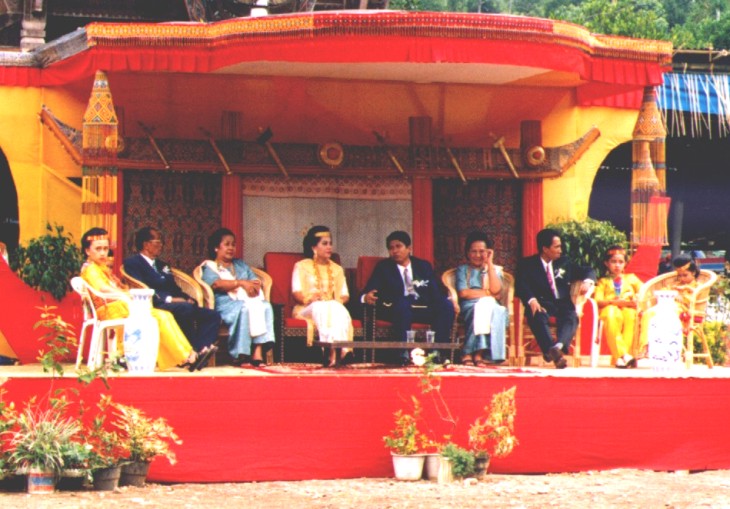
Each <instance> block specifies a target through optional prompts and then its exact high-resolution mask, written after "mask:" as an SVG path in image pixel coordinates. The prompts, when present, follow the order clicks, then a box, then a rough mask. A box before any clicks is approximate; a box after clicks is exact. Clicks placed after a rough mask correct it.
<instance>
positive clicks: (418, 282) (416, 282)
mask: <svg viewBox="0 0 730 509" xmlns="http://www.w3.org/2000/svg"><path fill="white" fill-rule="evenodd" d="M422 286H428V279H414V280H413V287H414V288H420V287H422Z"/></svg>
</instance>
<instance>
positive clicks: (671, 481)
mask: <svg viewBox="0 0 730 509" xmlns="http://www.w3.org/2000/svg"><path fill="white" fill-rule="evenodd" d="M0 507H2V508H4V509H15V508H18V509H36V508H38V509H51V508H53V509H56V508H87V507H88V508H92V507H93V508H96V507H114V508H115V509H126V508H148V507H150V508H158V507H160V508H162V507H165V508H167V507H174V508H196V509H197V508H222V507H225V508H227V509H231V508H237V507H245V508H285V509H299V508H301V509H305V508H306V509H330V508H332V509H334V508H358V509H360V508H367V509H371V508H373V509H405V508H414V509H415V508H417V509H447V508H452V507H453V508H464V509H469V508H482V507H489V508H495V507H496V508H523V507H524V508H527V507H530V508H533V507H534V508H538V507H539V508H544V507H560V508H561V509H566V508H567V509H572V508H575V509H578V508H580V509H586V508H591V509H593V508H611V507H617V508H618V507H621V508H665V509H667V508H669V509H673V508H730V471H727V470H720V471H707V472H698V473H689V472H650V471H640V470H611V471H604V472H585V473H579V474H549V475H533V476H522V475H488V476H487V478H486V479H485V480H484V481H480V482H477V481H476V480H475V479H467V480H465V481H458V482H454V483H450V484H438V483H435V482H429V481H419V482H399V481H395V480H393V479H348V480H335V481H300V482H261V483H236V484H174V485H161V484H149V485H147V486H145V487H144V488H127V487H125V488H119V489H118V490H116V491H114V492H94V491H80V492H56V493H54V494H51V495H28V494H25V493H0Z"/></svg>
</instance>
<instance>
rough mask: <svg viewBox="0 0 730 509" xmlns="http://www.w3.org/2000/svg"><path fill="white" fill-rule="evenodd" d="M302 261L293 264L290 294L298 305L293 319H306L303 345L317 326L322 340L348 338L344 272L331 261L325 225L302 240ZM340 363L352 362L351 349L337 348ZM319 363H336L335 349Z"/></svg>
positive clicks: (308, 340)
mask: <svg viewBox="0 0 730 509" xmlns="http://www.w3.org/2000/svg"><path fill="white" fill-rule="evenodd" d="M303 248H304V249H303V253H304V256H305V259H304V260H300V261H298V262H297V263H296V264H295V265H294V271H293V273H292V293H293V295H294V300H296V301H297V303H298V305H297V306H294V312H293V315H294V318H303V319H304V320H306V321H307V344H308V345H311V344H312V341H313V338H314V330H313V328H314V327H316V328H317V332H318V333H319V340H320V341H322V342H324V343H336V342H337V341H352V332H353V330H352V319H351V318H350V313H349V312H348V311H347V308H345V306H344V304H345V303H346V302H347V301H348V300H349V298H350V294H349V292H348V290H347V281H345V272H344V271H343V270H342V267H340V266H339V265H337V264H336V263H335V262H333V261H332V260H331V258H332V234H331V233H330V230H329V228H327V227H326V226H313V227H312V228H310V229H309V231H308V232H307V235H306V236H305V237H304V242H303ZM341 350H342V351H341V353H340V355H341V360H340V363H342V364H347V363H349V362H352V357H353V356H352V352H351V351H349V350H348V349H345V348H342V349H341ZM322 364H323V366H325V367H334V366H335V365H336V364H337V351H336V350H335V348H334V347H332V348H330V349H329V355H328V356H326V357H325V359H324V361H323V363H322Z"/></svg>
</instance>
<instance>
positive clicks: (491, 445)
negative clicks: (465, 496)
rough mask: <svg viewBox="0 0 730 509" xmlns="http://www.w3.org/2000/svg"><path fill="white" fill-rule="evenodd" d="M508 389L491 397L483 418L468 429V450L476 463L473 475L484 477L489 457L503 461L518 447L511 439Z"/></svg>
mask: <svg viewBox="0 0 730 509" xmlns="http://www.w3.org/2000/svg"><path fill="white" fill-rule="evenodd" d="M516 390H517V387H514V386H513V387H511V388H510V389H506V390H504V391H501V392H498V393H496V394H494V395H493V396H492V401H491V403H490V404H489V405H487V406H486V407H484V413H485V415H483V416H480V417H477V419H476V420H475V421H474V422H473V423H472V425H471V426H470V427H469V447H470V448H471V451H472V452H473V454H474V457H475V459H476V460H477V469H476V474H477V476H478V477H481V476H483V475H484V474H485V473H486V470H487V468H488V466H489V460H490V458H492V457H495V458H503V457H505V456H507V455H509V454H510V453H511V452H512V450H513V449H514V448H515V446H516V445H517V444H518V443H519V442H518V440H517V437H515V436H514V425H515V416H516V415H517V406H516V405H515V392H516Z"/></svg>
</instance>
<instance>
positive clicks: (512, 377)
mask: <svg viewBox="0 0 730 509" xmlns="http://www.w3.org/2000/svg"><path fill="white" fill-rule="evenodd" d="M421 374H422V371H421V369H420V368H416V367H409V368H386V367H383V366H374V365H366V364H360V365H354V366H348V367H345V368H341V369H324V368H319V367H317V366H314V365H300V364H288V365H273V366H268V367H265V368H258V369H256V368H251V367H249V368H234V367H231V366H224V367H215V368H206V369H205V370H203V371H200V372H196V373H188V372H187V371H184V370H173V371H168V372H161V373H155V374H154V375H151V376H145V377H139V376H131V375H128V374H126V373H123V374H121V375H119V376H116V375H115V376H113V377H111V379H110V386H111V389H110V391H109V393H110V394H111V396H112V398H113V400H114V401H117V402H121V403H127V404H132V405H135V406H137V407H139V408H141V409H143V410H144V411H146V412H147V413H148V414H149V415H150V416H151V417H158V416H163V417H165V418H166V419H167V420H168V421H169V422H170V424H171V425H172V426H173V427H174V428H175V430H176V432H177V433H178V434H179V435H180V438H181V439H182V440H183V444H182V445H180V446H175V448H174V450H175V452H176V454H177V458H178V462H177V463H176V464H175V465H169V464H168V463H167V462H166V461H164V460H162V459H157V460H155V461H154V463H153V465H152V469H151V472H150V479H151V480H153V481H158V482H228V481H270V480H302V479H330V478H357V477H391V476H392V466H391V461H390V455H389V452H388V451H387V450H386V449H385V447H384V445H383V441H382V437H383V435H385V434H387V433H388V432H389V431H390V429H391V427H392V425H393V412H395V411H396V410H398V409H399V408H404V409H409V408H410V403H409V402H410V397H411V396H412V395H415V396H417V397H418V398H419V399H420V401H421V402H422V404H423V407H424V425H423V426H422V428H423V429H424V431H428V432H429V433H430V434H431V436H432V437H434V438H441V436H442V435H443V434H445V433H453V441H455V442H457V443H460V444H462V445H463V444H465V443H466V433H467V430H468V427H469V424H470V423H471V422H472V421H473V420H474V419H475V418H476V417H477V416H478V415H479V414H480V413H481V412H482V409H483V408H484V406H485V405H487V404H488V403H489V401H490V399H491V395H492V394H493V393H494V392H497V391H500V390H502V389H506V388H509V387H512V386H516V387H517V391H516V404H517V417H516V421H515V434H516V436H517V438H518V440H519V442H520V443H519V445H518V446H517V447H516V449H515V451H514V452H513V454H512V455H510V456H509V457H507V458H504V459H493V460H492V463H491V465H490V471H492V472H496V473H508V474H517V473H519V474H522V473H547V472H576V471H586V470H606V469H614V468H639V469H651V470H690V471H696V470H706V469H729V468H730V438H728V433H727V430H726V429H725V428H726V424H727V417H726V416H727V408H729V407H730V370H728V369H727V368H724V367H715V368H713V369H708V368H707V367H706V366H704V365H697V366H695V367H694V368H692V370H690V371H688V372H682V373H681V374H680V375H679V376H676V377H659V376H656V374H655V373H654V372H653V371H652V370H651V369H650V368H649V367H639V368H638V369H632V370H618V369H615V368H609V367H598V368H588V367H582V368H568V369H565V370H555V369H553V368H551V367H545V368H533V367H526V368H512V367H507V366H504V367H503V366H494V367H486V368H477V367H468V366H452V367H451V368H450V369H446V370H444V371H443V372H441V373H440V375H439V376H442V377H443V378H442V389H441V393H442V395H443V397H444V399H445V401H446V402H447V403H448V405H449V408H450V410H451V412H452V414H453V415H454V416H455V417H456V418H457V419H458V424H457V427H456V429H455V430H451V429H450V427H449V426H447V425H446V424H445V423H444V422H443V421H442V420H441V419H440V418H439V416H438V415H437V412H436V410H435V407H434V404H433V401H432V400H431V399H430V396H429V395H422V394H421V392H420V386H419V380H420V377H421ZM0 377H1V379H2V387H3V389H4V391H5V393H4V394H3V398H4V399H5V400H6V401H7V400H10V401H14V402H15V404H16V406H21V403H22V402H24V401H26V400H27V399H28V398H29V397H30V396H32V395H39V396H43V395H46V394H48V392H49V389H51V387H52V388H53V389H57V388H60V387H69V388H79V387H81V386H80V385H79V384H78V383H77V382H76V380H75V375H73V369H72V366H69V367H67V373H66V374H65V376H64V377H63V378H56V379H55V380H52V379H51V378H50V377H49V376H48V375H45V374H43V373H42V370H41V368H40V366H39V365H25V366H11V367H2V368H0ZM103 392H106V389H105V387H104V385H103V384H102V383H101V382H99V381H95V382H94V383H93V384H92V385H91V386H90V387H83V388H81V392H80V397H81V398H83V400H84V402H85V404H86V405H87V406H90V405H93V404H95V403H96V401H98V395H99V393H103Z"/></svg>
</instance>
